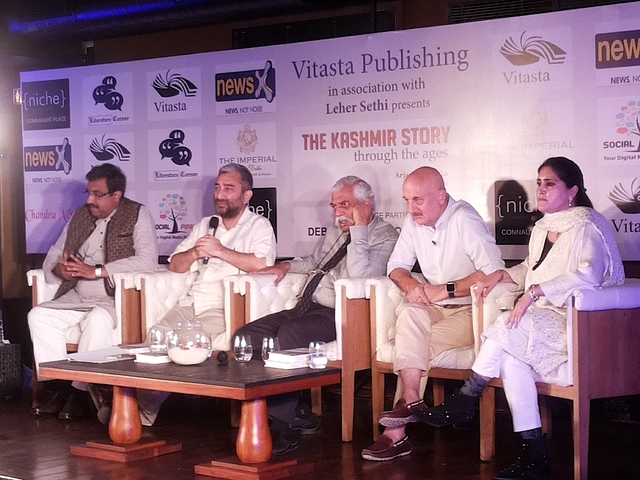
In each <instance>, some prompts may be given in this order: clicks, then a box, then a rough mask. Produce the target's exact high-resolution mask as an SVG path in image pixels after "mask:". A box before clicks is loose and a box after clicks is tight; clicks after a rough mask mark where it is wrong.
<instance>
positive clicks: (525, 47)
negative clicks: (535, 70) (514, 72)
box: [500, 32, 567, 66]
mask: <svg viewBox="0 0 640 480" xmlns="http://www.w3.org/2000/svg"><path fill="white" fill-rule="evenodd" d="M526 33H527V32H522V35H520V41H519V42H516V41H515V40H513V37H509V40H505V42H504V44H503V45H502V47H500V53H501V54H502V55H503V56H504V58H506V59H507V60H509V62H510V63H511V64H512V65H515V66H523V65H531V64H532V63H536V62H539V61H540V60H541V59H545V60H546V61H547V63H548V64H549V65H556V64H562V63H564V61H565V58H566V56H567V52H565V51H564V50H562V49H561V48H560V47H558V46H557V45H555V44H554V43H551V42H549V41H548V40H543V39H542V37H539V36H537V35H532V36H530V37H527V38H525V34H526Z"/></svg>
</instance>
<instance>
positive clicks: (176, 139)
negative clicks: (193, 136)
mask: <svg viewBox="0 0 640 480" xmlns="http://www.w3.org/2000/svg"><path fill="white" fill-rule="evenodd" d="M183 142H184V132H183V131H182V130H174V131H173V132H171V133H170V134H169V138H167V139H165V140H163V141H162V142H160V146H159V147H158V150H160V155H162V157H161V158H165V157H168V158H170V159H171V161H172V162H173V163H175V164H176V165H188V166H190V165H189V162H190V161H191V156H192V154H191V150H189V149H188V148H187V147H185V146H184V145H183V144H182V143H183Z"/></svg>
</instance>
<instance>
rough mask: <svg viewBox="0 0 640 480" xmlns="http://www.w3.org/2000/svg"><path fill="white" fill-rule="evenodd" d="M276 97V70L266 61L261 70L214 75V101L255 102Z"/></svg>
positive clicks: (271, 99) (269, 61)
mask: <svg viewBox="0 0 640 480" xmlns="http://www.w3.org/2000/svg"><path fill="white" fill-rule="evenodd" d="M275 97H276V70H275V68H274V67H273V64H272V63H271V60H267V62H266V63H265V65H264V68H263V69H260V70H244V71H240V72H224V73H217V74H216V101H217V102H231V101H237V100H257V99H262V98H264V99H265V100H266V101H267V102H268V103H271V102H272V101H273V100H274V98H275Z"/></svg>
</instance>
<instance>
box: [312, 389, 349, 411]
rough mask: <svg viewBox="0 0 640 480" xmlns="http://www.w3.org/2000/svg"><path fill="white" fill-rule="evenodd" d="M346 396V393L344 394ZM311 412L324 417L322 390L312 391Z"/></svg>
mask: <svg viewBox="0 0 640 480" xmlns="http://www.w3.org/2000/svg"><path fill="white" fill-rule="evenodd" d="M343 395H344V392H343ZM311 411H312V412H313V413H315V414H316V415H322V388H321V387H316V388H312V389H311Z"/></svg>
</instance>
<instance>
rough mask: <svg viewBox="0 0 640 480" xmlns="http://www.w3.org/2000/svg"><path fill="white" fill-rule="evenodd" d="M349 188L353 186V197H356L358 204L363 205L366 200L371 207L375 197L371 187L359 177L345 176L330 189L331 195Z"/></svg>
mask: <svg viewBox="0 0 640 480" xmlns="http://www.w3.org/2000/svg"><path fill="white" fill-rule="evenodd" d="M351 186H353V195H354V196H355V197H356V200H358V202H359V203H364V202H365V200H366V199H367V198H368V199H369V200H371V207H373V202H374V199H375V195H374V194H373V190H372V189H371V185H369V184H368V183H367V182H365V181H364V180H362V179H361V178H360V177H356V176H355V175H347V176H346V177H342V178H341V179H340V180H338V181H337V182H336V183H335V185H334V186H333V187H331V193H335V192H337V191H338V190H342V189H343V188H344V187H351Z"/></svg>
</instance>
